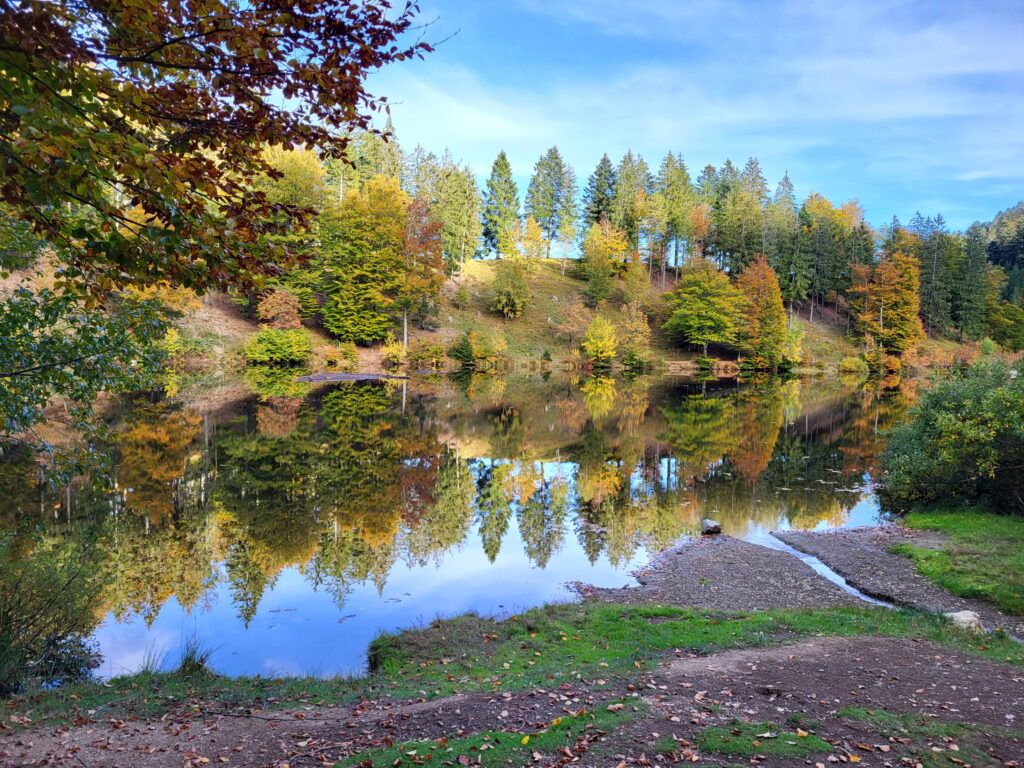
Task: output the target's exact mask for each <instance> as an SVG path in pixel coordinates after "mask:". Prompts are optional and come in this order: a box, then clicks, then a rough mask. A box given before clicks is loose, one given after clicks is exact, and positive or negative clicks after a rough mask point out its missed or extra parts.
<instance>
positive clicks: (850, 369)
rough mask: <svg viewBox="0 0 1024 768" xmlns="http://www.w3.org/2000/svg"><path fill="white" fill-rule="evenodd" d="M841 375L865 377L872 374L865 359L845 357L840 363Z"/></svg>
mask: <svg viewBox="0 0 1024 768" xmlns="http://www.w3.org/2000/svg"><path fill="white" fill-rule="evenodd" d="M839 372H840V373H862V374H864V375H865V376H866V375H867V374H868V373H870V370H869V368H868V364H867V361H866V360H865V359H864V358H863V357H859V356H858V357H853V356H852V355H851V356H848V357H844V358H843V359H842V360H840V361H839Z"/></svg>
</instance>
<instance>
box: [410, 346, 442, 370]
mask: <svg viewBox="0 0 1024 768" xmlns="http://www.w3.org/2000/svg"><path fill="white" fill-rule="evenodd" d="M447 357H448V354H447V353H446V352H445V350H444V347H442V346H441V345H440V344H431V343H429V342H426V341H421V342H417V343H414V344H411V345H410V346H409V354H408V361H409V368H410V369H411V370H414V371H419V370H424V369H430V370H434V371H440V370H441V369H442V368H444V367H445V359H446V358H447Z"/></svg>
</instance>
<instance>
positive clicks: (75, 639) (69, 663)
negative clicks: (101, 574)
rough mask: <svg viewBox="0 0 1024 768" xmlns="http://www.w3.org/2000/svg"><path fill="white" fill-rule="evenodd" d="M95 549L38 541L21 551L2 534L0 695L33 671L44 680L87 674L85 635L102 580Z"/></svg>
mask: <svg viewBox="0 0 1024 768" xmlns="http://www.w3.org/2000/svg"><path fill="white" fill-rule="evenodd" d="M95 573H96V564H95V562H93V560H92V553H90V552H87V551H83V550H78V549H75V548H69V549H61V548H59V547H57V546H55V545H50V544H45V543H43V542H36V543H35V546H34V551H31V552H21V551H18V546H16V544H15V536H14V534H13V533H9V532H4V533H2V534H0V698H5V697H7V696H9V695H11V694H12V693H15V692H16V691H18V689H19V688H20V687H21V686H22V685H23V684H24V683H25V681H26V680H27V679H28V678H29V677H33V678H35V679H36V680H37V681H39V682H41V683H49V684H53V683H58V684H59V683H66V682H76V681H79V680H83V679H86V678H88V677H89V676H90V675H91V669H92V666H93V662H94V659H93V657H92V652H91V650H90V649H89V648H88V647H87V646H85V645H84V642H83V639H84V638H85V637H86V636H87V635H88V634H89V633H90V632H91V631H92V630H93V629H94V628H95V623H96V618H95V616H96V613H95V612H96V610H97V607H98V606H97V598H98V594H99V585H98V583H97V582H96V580H95V579H94V576H95Z"/></svg>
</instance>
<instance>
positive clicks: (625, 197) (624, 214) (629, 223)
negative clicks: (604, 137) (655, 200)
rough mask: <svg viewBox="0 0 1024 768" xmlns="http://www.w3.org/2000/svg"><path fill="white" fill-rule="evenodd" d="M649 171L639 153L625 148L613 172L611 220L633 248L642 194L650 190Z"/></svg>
mask: <svg viewBox="0 0 1024 768" xmlns="http://www.w3.org/2000/svg"><path fill="white" fill-rule="evenodd" d="M651 184H652V179H651V172H650V169H649V168H648V167H647V163H646V162H644V159H643V158H642V157H639V156H637V155H634V154H633V152H632V150H630V151H627V152H626V154H625V155H624V156H623V158H622V161H621V162H620V163H619V167H618V169H616V172H615V199H614V201H613V202H612V212H611V221H612V224H614V225H615V226H616V227H617V228H619V229H620V230H622V231H623V232H625V233H626V237H627V239H628V240H629V242H630V244H631V245H632V246H633V248H634V249H635V248H638V247H639V239H640V218H641V216H642V207H643V204H644V199H645V196H646V195H647V194H648V193H649V192H650V189H651Z"/></svg>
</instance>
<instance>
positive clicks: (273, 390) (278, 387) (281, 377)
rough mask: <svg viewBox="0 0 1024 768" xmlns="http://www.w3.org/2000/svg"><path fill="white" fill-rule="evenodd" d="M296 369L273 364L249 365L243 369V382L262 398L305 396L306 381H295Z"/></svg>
mask: <svg viewBox="0 0 1024 768" xmlns="http://www.w3.org/2000/svg"><path fill="white" fill-rule="evenodd" d="M298 373H299V372H298V371H296V370H295V369H294V368H281V367H278V366H275V365H250V366H249V367H248V368H246V369H245V383H246V384H248V385H249V388H250V389H251V390H252V391H253V392H255V393H256V394H257V395H259V396H260V397H262V398H264V399H269V398H274V397H305V396H306V395H308V394H309V389H310V387H309V382H308V381H296V380H295V378H296V376H297V375H298Z"/></svg>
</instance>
